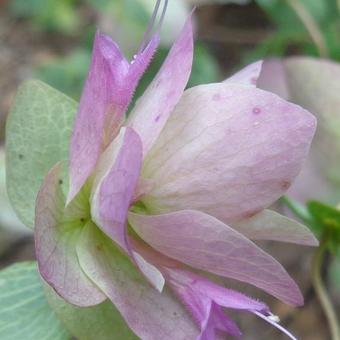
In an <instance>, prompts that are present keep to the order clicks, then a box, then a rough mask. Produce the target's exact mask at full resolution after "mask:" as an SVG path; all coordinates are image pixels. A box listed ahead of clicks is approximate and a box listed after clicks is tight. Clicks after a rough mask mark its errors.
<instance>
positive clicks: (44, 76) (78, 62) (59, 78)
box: [35, 48, 91, 99]
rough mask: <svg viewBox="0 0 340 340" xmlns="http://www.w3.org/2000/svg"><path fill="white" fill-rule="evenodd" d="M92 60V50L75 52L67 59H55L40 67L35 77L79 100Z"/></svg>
mask: <svg viewBox="0 0 340 340" xmlns="http://www.w3.org/2000/svg"><path fill="white" fill-rule="evenodd" d="M90 59H91V51H90V50H87V49H85V48H82V49H78V50H74V51H73V52H71V54H70V55H68V56H67V57H65V58H60V59H55V60H53V61H51V62H49V63H47V64H44V65H41V66H40V67H38V68H37V69H36V71H35V76H36V77H37V78H38V79H40V80H42V81H44V82H46V83H48V84H49V85H51V86H52V87H55V88H56V89H57V90H59V91H62V92H64V93H67V94H68V95H69V96H71V97H72V98H74V99H79V98H80V95H81V92H82V89H83V85H84V82H85V79H86V74H87V70H88V68H89V64H90Z"/></svg>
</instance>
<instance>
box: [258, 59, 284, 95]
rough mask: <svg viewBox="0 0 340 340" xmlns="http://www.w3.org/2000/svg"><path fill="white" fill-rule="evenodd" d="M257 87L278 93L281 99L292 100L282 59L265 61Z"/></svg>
mask: <svg viewBox="0 0 340 340" xmlns="http://www.w3.org/2000/svg"><path fill="white" fill-rule="evenodd" d="M257 86H258V87H259V88H260V89H263V90H266V91H270V92H273V93H276V94H277V95H279V96H280V97H281V98H284V99H287V100H289V99H290V90H289V88H288V83H287V75H286V71H285V68H284V64H283V62H282V59H277V58H270V59H265V60H264V61H263V64H262V70H261V73H260V75H259V78H258V82H257Z"/></svg>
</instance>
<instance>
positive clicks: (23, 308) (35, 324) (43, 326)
mask: <svg viewBox="0 0 340 340" xmlns="http://www.w3.org/2000/svg"><path fill="white" fill-rule="evenodd" d="M0 288H1V289H0V339H1V340H22V339H25V340H51V339H53V340H70V338H71V337H70V335H69V334H68V332H67V331H66V330H65V328H64V327H63V325H62V324H61V322H60V321H59V320H58V318H57V317H56V315H55V313H54V312H53V310H52V309H51V307H50V306H49V304H48V303H47V301H46V298H45V295H44V291H43V286H42V283H41V280H40V277H39V275H38V272H37V266H36V263H35V262H22V263H17V264H14V265H12V266H10V267H7V268H6V269H4V270H2V271H0Z"/></svg>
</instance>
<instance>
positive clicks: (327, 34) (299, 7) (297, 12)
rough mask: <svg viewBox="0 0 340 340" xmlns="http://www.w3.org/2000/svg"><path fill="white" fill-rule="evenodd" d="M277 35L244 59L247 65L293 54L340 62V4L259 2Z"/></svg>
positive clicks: (290, 0) (287, 0)
mask: <svg viewBox="0 0 340 340" xmlns="http://www.w3.org/2000/svg"><path fill="white" fill-rule="evenodd" d="M255 2H256V3H257V5H258V6H259V7H260V8H261V9H262V10H263V11H264V12H265V13H266V14H267V16H268V18H269V20H270V21H271V22H272V24H273V25H274V27H275V31H274V32H273V33H272V34H270V36H269V37H267V38H266V39H265V40H264V41H263V42H261V43H260V44H259V45H258V46H257V47H256V48H255V49H254V50H252V51H251V52H249V53H247V54H246V55H245V56H244V61H243V62H244V63H249V62H251V61H254V60H257V59H262V58H265V57H268V56H283V55H285V54H286V53H287V52H289V51H292V50H293V51H297V52H298V53H300V54H306V55H312V56H318V55H320V54H321V56H323V57H330V58H332V59H334V60H340V34H339V32H340V9H339V8H338V4H337V0H327V1H325V0H255Z"/></svg>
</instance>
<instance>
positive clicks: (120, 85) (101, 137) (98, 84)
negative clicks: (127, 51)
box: [67, 32, 159, 202]
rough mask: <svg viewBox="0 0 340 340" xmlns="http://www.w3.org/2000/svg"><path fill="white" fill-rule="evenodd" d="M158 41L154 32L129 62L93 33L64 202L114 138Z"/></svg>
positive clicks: (100, 36) (101, 36) (99, 34)
mask: <svg viewBox="0 0 340 340" xmlns="http://www.w3.org/2000/svg"><path fill="white" fill-rule="evenodd" d="M158 41H159V38H158V35H156V36H154V37H153V39H152V40H151V41H150V43H149V45H148V46H147V47H146V49H145V50H144V51H143V52H141V53H140V54H138V55H137V57H136V58H135V59H134V62H133V63H129V62H128V61H127V60H126V59H125V58H124V56H123V55H122V53H121V51H120V50H119V48H118V46H117V45H116V43H115V42H113V41H112V40H111V38H110V37H108V36H106V35H104V34H102V33H100V32H97V34H96V37H95V41H94V46H93V55H92V62H91V66H90V69H89V73H88V77H87V80H86V83H85V86H84V90H83V94H82V97H81V100H80V105H79V109H78V113H77V117H76V121H75V125H74V129H73V134H72V139H71V149H70V191H69V194H68V198H67V202H70V201H71V200H72V198H73V197H74V196H75V195H76V194H77V193H78V191H79V190H80V188H81V187H82V185H83V184H84V183H85V181H86V179H87V178H88V176H89V175H90V174H91V172H92V171H93V169H94V167H95V166H96V163H97V161H98V157H99V155H100V153H101V151H102V148H103V147H105V146H106V145H108V144H109V143H110V141H112V139H113V138H114V137H115V135H116V133H117V129H118V128H119V126H120V125H121V123H122V120H123V118H124V112H125V110H126V108H127V106H128V104H129V103H130V100H131V97H132V95H133V92H134V90H135V88H136V86H137V83H138V81H139V79H140V77H141V76H142V74H143V73H144V71H145V69H146V68H147V66H148V64H149V62H150V60H151V58H152V56H153V54H154V52H155V50H156V47H157V45H158Z"/></svg>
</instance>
